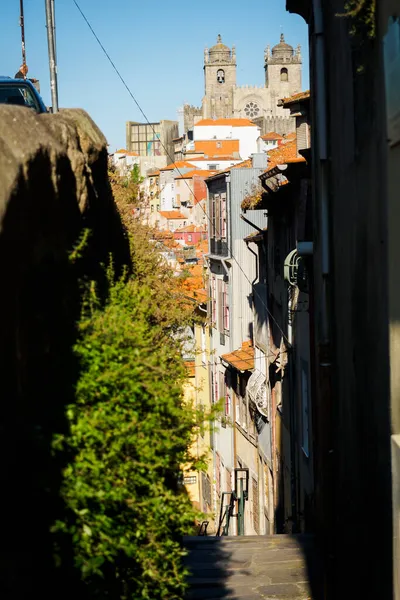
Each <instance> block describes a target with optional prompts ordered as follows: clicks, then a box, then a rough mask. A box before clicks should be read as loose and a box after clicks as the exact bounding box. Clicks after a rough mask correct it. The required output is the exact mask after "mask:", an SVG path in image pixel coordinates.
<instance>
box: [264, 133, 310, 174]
mask: <svg viewBox="0 0 400 600" xmlns="http://www.w3.org/2000/svg"><path fill="white" fill-rule="evenodd" d="M267 154H268V167H267V169H266V172H268V171H270V170H271V169H274V168H275V167H276V166H277V165H284V164H286V163H287V162H288V161H289V160H293V159H295V158H297V144H296V138H295V139H294V140H291V141H290V142H288V143H287V144H282V145H281V146H279V148H274V149H273V150H270V151H269V152H268V153H267ZM303 160H305V159H304V158H303Z"/></svg>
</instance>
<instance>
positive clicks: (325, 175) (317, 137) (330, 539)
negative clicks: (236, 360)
mask: <svg viewBox="0 0 400 600" xmlns="http://www.w3.org/2000/svg"><path fill="white" fill-rule="evenodd" d="M312 5H313V13H314V32H313V38H314V51H315V72H314V81H315V94H314V100H315V111H314V114H315V126H316V128H315V134H314V141H315V146H316V148H315V151H314V153H313V155H314V157H315V160H314V161H313V162H314V198H315V199H316V200H317V206H316V207H317V210H318V217H319V223H320V231H319V240H320V241H319V244H318V245H319V248H318V250H319V252H318V255H319V257H320V260H319V262H316V260H314V281H315V279H316V278H317V277H318V276H319V278H320V282H321V283H320V293H319V299H318V300H319V307H318V308H319V311H318V314H316V313H315V311H314V318H315V320H316V323H315V325H316V336H315V338H314V340H313V341H314V343H315V347H314V361H315V362H314V369H315V375H316V378H315V385H314V390H315V392H316V393H315V396H314V397H315V399H317V398H318V403H315V402H312V418H313V428H315V434H314V435H315V437H316V451H315V452H314V461H315V475H316V478H317V481H316V485H315V492H316V520H317V529H318V530H319V537H320V540H319V541H320V543H321V544H322V549H323V553H324V555H325V561H326V563H325V574H324V587H325V590H326V592H327V596H326V598H327V600H329V599H330V598H332V595H333V592H329V591H328V590H330V588H331V585H330V584H331V583H333V577H334V571H335V567H334V560H335V558H334V555H333V554H334V537H335V532H334V497H333V494H334V484H333V477H334V473H333V467H334V465H333V460H334V454H333V424H332V423H333V420H332V406H333V390H332V381H333V375H332V339H331V327H330V318H329V292H328V283H329V279H330V223H329V191H328V190H329V162H328V159H329V157H328V123H327V121H328V119H327V91H326V72H325V59H326V44H325V32H324V18H323V17H324V14H323V9H322V0H312ZM318 255H317V256H316V257H315V259H318ZM315 404H316V405H315Z"/></svg>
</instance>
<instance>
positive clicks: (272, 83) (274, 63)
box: [264, 33, 302, 101]
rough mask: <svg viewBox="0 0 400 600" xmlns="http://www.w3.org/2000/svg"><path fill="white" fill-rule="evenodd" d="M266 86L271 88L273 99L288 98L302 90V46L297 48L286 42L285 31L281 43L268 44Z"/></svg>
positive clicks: (265, 59) (266, 51)
mask: <svg viewBox="0 0 400 600" xmlns="http://www.w3.org/2000/svg"><path fill="white" fill-rule="evenodd" d="M264 62H265V65H264V68H265V87H266V88H267V89H269V90H270V93H271V97H272V99H273V101H275V99H280V98H288V97H289V96H293V94H297V93H299V92H301V66H302V60H301V48H300V46H297V48H296V50H294V49H293V46H290V45H289V44H287V43H286V42H285V37H284V35H283V33H282V34H281V39H280V42H279V44H277V45H276V46H274V47H273V48H272V53H271V50H270V47H269V46H267V48H266V49H265V56H264Z"/></svg>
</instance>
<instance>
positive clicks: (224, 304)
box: [222, 283, 229, 333]
mask: <svg viewBox="0 0 400 600" xmlns="http://www.w3.org/2000/svg"><path fill="white" fill-rule="evenodd" d="M222 312H223V319H224V331H225V333H227V332H229V284H228V283H223V291H222Z"/></svg>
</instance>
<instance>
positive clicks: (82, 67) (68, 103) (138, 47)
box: [0, 0, 308, 151]
mask: <svg viewBox="0 0 400 600" xmlns="http://www.w3.org/2000/svg"><path fill="white" fill-rule="evenodd" d="M78 3H79V4H80V6H81V8H82V10H83V12H84V13H85V14H86V16H87V18H88V19H89V21H90V22H91V24H92V27H93V28H94V29H95V31H96V33H97V35H98V36H99V38H100V39H101V41H102V43H103V45H104V46H105V48H106V49H107V51H108V53H109V54H110V56H111V58H112V59H113V60H114V62H115V64H116V66H117V67H118V69H119V70H120V72H121V73H122V75H123V77H124V78H125V80H126V82H127V84H128V86H129V87H130V89H131V90H132V92H133V94H134V95H135V96H136V99H137V100H138V102H139V104H140V105H141V106H142V108H143V110H144V112H145V114H146V116H147V117H148V119H149V120H150V121H158V120H159V119H177V114H176V111H177V108H178V107H179V106H180V105H182V104H183V103H184V102H188V103H189V104H194V105H196V106H200V104H201V98H202V96H203V70H202V67H203V50H204V47H205V46H211V45H213V44H214V43H215V40H216V37H217V34H218V33H221V35H222V39H223V41H224V43H226V44H228V45H229V46H231V45H236V53H237V62H238V70H237V79H238V85H244V84H249V85H262V84H263V83H264V69H263V53H264V48H265V46H266V45H267V44H268V43H269V44H271V45H274V44H275V43H277V42H278V41H279V35H280V32H281V31H283V32H284V34H285V38H286V41H287V42H289V43H291V44H292V45H293V46H295V45H297V44H298V43H300V44H301V45H302V48H303V63H304V64H303V88H304V89H305V88H307V87H308V53H307V28H306V25H305V23H304V21H303V20H302V19H301V18H300V17H298V16H297V15H291V14H289V13H287V12H286V11H285V0H252V2H251V3H248V2H243V1H242V0H241V1H239V0H230V1H229V2H228V1H227V0H219V1H218V2H216V1H215V0H202V2H196V3H192V2H188V1H187V0H174V1H173V2H165V1H161V0H120V1H119V2H111V1H110V0H78ZM24 4H25V26H26V48H27V63H28V66H29V75H30V76H31V77H36V78H38V79H40V83H41V91H42V96H43V99H44V101H45V102H46V104H50V88H49V70H48V58H47V37H46V27H45V14H44V5H45V0H24ZM55 4H56V24H57V54H58V72H59V102H60V106H61V107H81V108H84V109H85V110H87V111H88V112H89V114H90V115H91V116H92V118H93V119H94V120H95V121H96V123H97V124H98V125H99V127H100V128H101V129H102V131H103V132H104V133H105V135H106V137H107V139H108V142H109V144H110V150H111V151H113V150H115V149H116V148H117V147H124V146H125V121H127V120H133V121H143V117H142V115H141V114H140V112H139V110H138V109H137V107H136V105H135V104H134V103H133V101H132V99H131V98H130V96H129V94H128V92H127V91H126V89H125V88H124V87H123V85H122V83H121V81H120V80H119V79H118V77H117V75H116V74H115V72H114V71H113V69H112V67H111V65H110V64H109V62H108V61H107V59H106V57H105V56H104V54H103V53H102V51H101V49H100V47H99V46H98V44H97V42H96V40H95V39H94V37H93V35H92V33H91V32H90V30H89V29H88V27H87V25H86V23H85V22H84V21H83V19H82V17H81V15H80V14H79V12H78V10H77V8H76V7H75V5H74V3H73V2H72V0H55ZM0 23H1V31H2V33H1V35H0V74H1V75H11V76H13V75H14V74H15V73H16V72H17V70H18V68H19V66H20V64H21V47H20V28H19V0H1V2H0Z"/></svg>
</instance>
